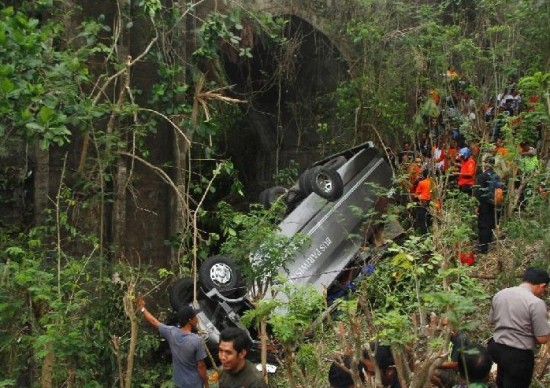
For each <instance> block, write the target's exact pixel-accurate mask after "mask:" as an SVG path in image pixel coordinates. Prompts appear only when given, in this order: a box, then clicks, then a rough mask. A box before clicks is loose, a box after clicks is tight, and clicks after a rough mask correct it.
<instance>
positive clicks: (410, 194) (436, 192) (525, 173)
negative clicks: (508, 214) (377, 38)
mask: <svg viewBox="0 0 550 388" xmlns="http://www.w3.org/2000/svg"><path fill="white" fill-rule="evenodd" d="M448 76H449V78H450V79H451V80H455V81H456V82H457V85H459V83H458V81H457V78H453V77H457V75H456V72H454V71H452V69H449V71H448ZM511 82H512V80H511ZM450 90H451V91H452V93H451V97H446V98H444V99H443V98H441V97H440V96H439V94H438V93H436V92H435V91H432V92H431V93H428V95H427V98H428V100H429V101H430V103H431V104H432V105H433V107H434V109H432V116H429V118H428V119H426V123H427V124H426V128H425V130H424V131H423V132H421V133H420V134H419V135H418V137H417V140H416V141H414V142H410V141H405V142H404V143H403V144H402V147H401V149H400V150H399V151H398V152H394V151H393V150H392V149H391V148H386V153H387V156H388V158H389V159H390V161H391V163H392V165H393V167H394V170H395V171H396V175H397V176H399V177H401V178H402V192H403V193H404V195H403V197H404V198H406V200H409V201H414V202H416V207H415V211H414V217H413V218H414V226H415V228H416V229H417V230H418V231H419V232H420V233H421V234H425V233H428V232H429V226H430V220H431V217H430V215H431V214H432V213H433V212H434V211H435V210H437V209H439V208H440V207H441V205H442V201H444V199H445V196H446V193H447V192H448V191H449V190H453V189H456V190H459V191H460V192H462V193H464V194H466V195H470V196H475V197H476V198H477V200H478V202H479V207H478V209H477V210H478V212H477V221H478V225H477V226H478V240H479V243H478V246H477V252H479V253H482V254H483V253H487V251H488V250H489V247H490V244H491V241H492V239H493V230H494V229H495V227H496V225H497V222H498V220H499V218H500V215H501V211H499V210H500V209H501V207H502V204H503V202H504V193H505V192H506V191H510V189H513V191H514V196H510V198H508V200H509V201H513V202H514V204H513V205H512V206H515V207H517V208H524V207H525V204H526V201H527V197H526V192H528V191H535V192H536V191H538V192H539V193H540V194H542V195H544V196H545V195H546V188H545V185H544V182H543V181H540V182H538V183H537V185H536V187H532V184H533V182H532V178H533V176H535V175H536V174H537V173H538V172H540V171H541V167H544V166H542V165H541V162H540V160H539V157H538V153H539V149H538V148H540V146H541V141H540V140H541V133H540V128H537V129H536V130H533V131H530V132H529V134H530V136H531V137H529V136H527V135H521V136H523V138H521V141H519V146H517V149H516V144H517V142H515V141H514V140H513V139H512V138H516V139H517V138H520V137H521V136H520V134H515V135H514V134H513V129H514V128H516V127H517V126H518V125H520V124H521V122H522V117H523V115H524V114H525V113H526V112H529V110H530V109H532V106H533V104H534V103H535V102H536V101H537V100H536V98H534V97H533V96H530V97H529V98H528V99H527V103H525V102H524V101H523V100H522V96H521V94H520V93H519V92H518V90H517V89H516V87H515V83H513V82H512V83H511V84H510V85H509V86H508V88H507V89H506V90H505V91H504V92H503V93H500V94H499V95H497V96H496V99H495V101H492V102H491V103H488V104H484V105H483V106H481V107H478V106H477V104H476V103H475V102H474V101H473V99H471V98H470V96H469V94H468V93H467V92H465V91H464V88H463V87H460V86H456V88H455V89H453V88H450ZM504 128H508V129H507V130H506V131H505V130H504ZM463 132H464V133H463ZM524 132H525V131H524ZM505 134H508V138H509V139H510V141H509V142H508V144H506V143H505V141H504V138H503V137H504V135H505ZM533 134H535V135H536V136H535V137H533V136H534V135H533ZM537 147H538V148H537ZM506 189H508V190H506ZM533 189H536V190H533Z"/></svg>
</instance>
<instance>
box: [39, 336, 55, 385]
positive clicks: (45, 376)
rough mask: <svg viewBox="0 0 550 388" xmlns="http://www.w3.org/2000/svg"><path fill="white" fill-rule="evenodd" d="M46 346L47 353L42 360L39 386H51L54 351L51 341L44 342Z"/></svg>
mask: <svg viewBox="0 0 550 388" xmlns="http://www.w3.org/2000/svg"><path fill="white" fill-rule="evenodd" d="M46 347H47V348H48V353H47V354H46V357H44V361H43V362H42V376H41V379H40V381H41V384H40V386H41V387H42V388H53V381H52V380H53V377H52V376H53V366H54V363H55V353H54V352H53V350H52V344H51V342H48V343H47V344H46Z"/></svg>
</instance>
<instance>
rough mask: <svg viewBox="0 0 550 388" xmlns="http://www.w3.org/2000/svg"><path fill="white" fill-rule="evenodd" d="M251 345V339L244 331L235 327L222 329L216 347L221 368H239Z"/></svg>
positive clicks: (226, 369)
mask: <svg viewBox="0 0 550 388" xmlns="http://www.w3.org/2000/svg"><path fill="white" fill-rule="evenodd" d="M251 346H252V341H251V340H250V337H249V335H248V333H247V332H246V331H244V330H241V329H238V328H235V327H230V328H227V329H224V330H222V332H221V333H220V344H219V348H218V356H219V358H220V362H221V364H222V368H223V369H224V370H225V371H228V372H237V371H239V370H241V369H242V368H243V367H244V365H245V362H246V355H247V353H248V351H249V350H250V347H251Z"/></svg>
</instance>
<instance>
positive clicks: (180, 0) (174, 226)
mask: <svg viewBox="0 0 550 388" xmlns="http://www.w3.org/2000/svg"><path fill="white" fill-rule="evenodd" d="M174 6H175V7H177V8H178V9H179V11H180V13H181V14H182V15H185V14H186V10H187V8H188V2H187V1H185V0H174ZM188 19H189V16H185V17H182V18H181V19H180V25H179V26H178V27H177V28H175V29H174V31H175V32H174V34H175V36H174V39H173V42H174V45H175V46H174V48H173V49H174V51H176V53H175V54H176V55H174V57H175V58H179V61H180V63H179V65H180V66H181V67H182V68H183V69H186V68H187V47H186V42H187V38H188V37H187V33H186V31H187V30H188V29H187V25H188V24H189V23H190V22H189V20H188ZM186 81H187V77H186V74H185V71H184V72H182V73H180V74H179V76H178V78H177V79H176V82H179V83H182V84H183V83H186ZM178 102H179V103H180V104H184V103H185V101H184V100H183V98H182V99H181V100H180V101H178ZM179 121H180V122H179V123H178V124H180V123H181V122H182V121H183V120H179ZM176 122H177V121H176ZM173 134H174V141H173V142H172V144H173V148H172V152H173V160H174V183H175V184H176V187H177V188H178V191H179V192H180V193H182V194H183V193H185V188H186V186H187V185H186V181H187V176H188V174H187V173H186V171H188V170H190V169H189V168H188V166H187V155H188V152H189V147H190V146H189V143H188V140H187V139H184V138H183V136H181V135H180V134H179V133H178V131H176V130H173ZM184 197H186V196H184ZM181 198H182V197H181V196H178V195H176V194H175V193H174V194H172V195H171V200H170V202H171V204H172V205H171V208H172V209H176V211H175V212H170V213H169V214H170V218H171V219H170V234H171V235H172V236H175V235H177V234H178V233H181V232H182V231H184V230H185V229H186V227H187V226H188V222H187V221H186V220H187V219H188V215H189V214H188V213H189V212H188V209H189V208H188V204H187V203H184V202H183V201H182V200H181ZM179 257H180V247H177V248H176V247H173V248H172V251H171V257H170V260H171V263H172V264H173V265H177V263H178V260H179Z"/></svg>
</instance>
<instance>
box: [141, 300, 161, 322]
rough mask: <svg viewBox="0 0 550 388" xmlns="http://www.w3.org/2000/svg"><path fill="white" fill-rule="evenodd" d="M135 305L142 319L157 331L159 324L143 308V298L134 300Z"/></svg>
mask: <svg viewBox="0 0 550 388" xmlns="http://www.w3.org/2000/svg"><path fill="white" fill-rule="evenodd" d="M136 305H137V308H138V310H139V311H141V312H143V317H144V318H145V320H146V321H147V322H149V323H150V324H151V326H153V327H154V328H155V329H157V330H158V328H159V325H160V322H159V320H158V319H157V318H155V316H154V315H153V314H151V313H150V312H149V311H147V309H146V308H145V300H143V298H141V297H139V298H137V300H136Z"/></svg>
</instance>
